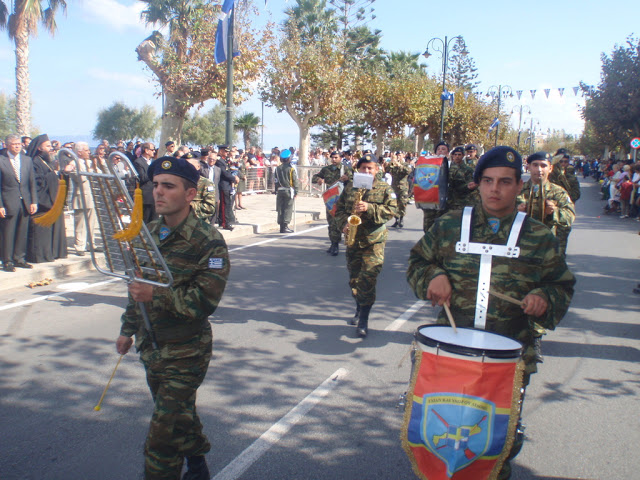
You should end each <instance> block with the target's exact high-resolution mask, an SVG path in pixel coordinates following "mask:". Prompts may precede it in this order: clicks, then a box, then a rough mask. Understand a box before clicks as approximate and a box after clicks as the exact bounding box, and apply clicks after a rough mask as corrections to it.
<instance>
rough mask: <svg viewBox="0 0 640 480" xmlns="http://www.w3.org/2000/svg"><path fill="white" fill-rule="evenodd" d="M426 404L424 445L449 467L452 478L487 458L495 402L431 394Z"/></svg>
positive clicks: (422, 436)
mask: <svg viewBox="0 0 640 480" xmlns="http://www.w3.org/2000/svg"><path fill="white" fill-rule="evenodd" d="M422 404H423V412H424V413H423V418H422V424H421V427H420V434H421V438H422V443H424V445H425V446H426V447H427V449H429V450H430V451H431V452H432V453H433V454H434V455H435V456H436V457H438V458H439V459H440V460H442V461H443V462H444V463H445V464H446V465H447V475H448V476H449V477H451V476H452V475H453V474H454V473H455V472H457V471H458V470H461V469H463V468H465V467H467V466H468V465H469V464H471V463H472V462H473V461H475V460H476V459H478V458H479V457H482V456H483V455H484V454H485V452H486V451H487V449H488V448H489V446H490V435H491V430H492V426H493V420H494V416H495V405H494V404H493V403H492V402H487V401H486V400H484V399H482V398H477V397H469V396H467V395H457V394H430V395H425V396H424V397H423V401H422ZM424 406H426V408H424Z"/></svg>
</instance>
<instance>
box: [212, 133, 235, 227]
mask: <svg viewBox="0 0 640 480" xmlns="http://www.w3.org/2000/svg"><path fill="white" fill-rule="evenodd" d="M218 154H219V157H218V160H217V161H216V164H215V165H216V167H220V178H219V180H218V186H219V189H220V208H219V211H218V225H220V227H222V228H224V229H225V230H233V224H234V223H235V221H236V218H235V216H234V214H233V199H232V198H231V196H232V195H231V190H232V189H233V188H234V187H235V185H236V184H237V183H238V182H239V181H240V179H239V178H238V177H237V176H235V175H233V174H232V173H231V170H230V169H229V164H228V162H227V158H228V157H229V156H230V155H231V149H230V148H229V146H228V145H219V146H218Z"/></svg>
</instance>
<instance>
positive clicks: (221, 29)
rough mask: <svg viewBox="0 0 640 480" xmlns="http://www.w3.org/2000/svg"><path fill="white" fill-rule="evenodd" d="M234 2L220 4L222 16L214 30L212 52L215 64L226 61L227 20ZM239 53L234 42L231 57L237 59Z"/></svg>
mask: <svg viewBox="0 0 640 480" xmlns="http://www.w3.org/2000/svg"><path fill="white" fill-rule="evenodd" d="M233 2H234V0H224V3H223V4H222V16H221V17H220V20H218V29H217V30H216V46H215V50H214V59H215V61H216V63H224V62H226V61H227V54H228V52H229V46H228V45H227V40H228V38H229V37H228V33H229V23H230V22H229V19H230V17H231V14H232V12H233ZM238 55H240V52H239V51H238V50H237V47H236V42H235V39H234V42H233V56H234V57H237V56H238Z"/></svg>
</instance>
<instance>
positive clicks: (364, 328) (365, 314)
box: [356, 305, 373, 338]
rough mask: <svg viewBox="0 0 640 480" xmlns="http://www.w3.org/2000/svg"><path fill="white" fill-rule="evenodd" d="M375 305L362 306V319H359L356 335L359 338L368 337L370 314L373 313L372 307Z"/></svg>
mask: <svg viewBox="0 0 640 480" xmlns="http://www.w3.org/2000/svg"><path fill="white" fill-rule="evenodd" d="M372 306H373V305H361V306H360V318H359V319H358V328H357V329H356V333H357V334H358V336H359V337H362V338H364V337H366V336H367V333H368V331H369V330H368V328H369V312H371V307H372Z"/></svg>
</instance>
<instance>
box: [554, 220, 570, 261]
mask: <svg viewBox="0 0 640 480" xmlns="http://www.w3.org/2000/svg"><path fill="white" fill-rule="evenodd" d="M570 233H571V228H567V227H561V226H556V239H557V240H558V244H559V245H560V252H562V254H563V255H566V254H567V243H569V234H570Z"/></svg>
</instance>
